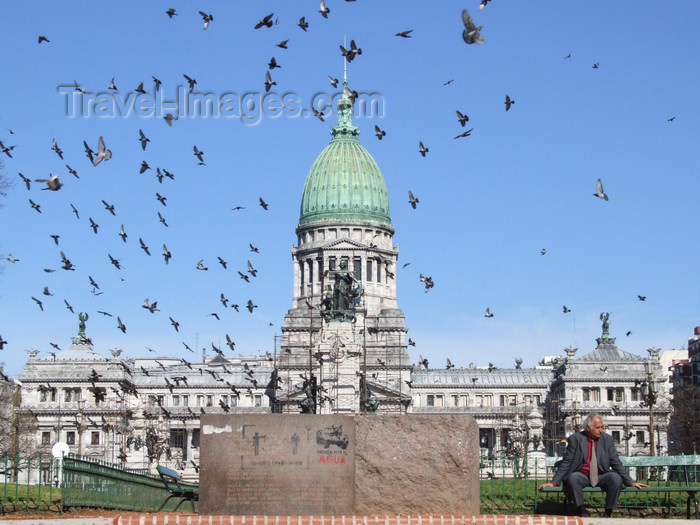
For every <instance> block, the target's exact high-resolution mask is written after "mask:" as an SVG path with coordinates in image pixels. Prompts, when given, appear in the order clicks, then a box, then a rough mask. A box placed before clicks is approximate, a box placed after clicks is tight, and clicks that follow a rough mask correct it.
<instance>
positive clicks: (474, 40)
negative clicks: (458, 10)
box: [462, 9, 485, 44]
mask: <svg viewBox="0 0 700 525" xmlns="http://www.w3.org/2000/svg"><path fill="white" fill-rule="evenodd" d="M462 22H463V23H464V28H465V29H464V31H462V39H463V40H464V41H465V42H466V43H467V44H483V43H484V42H485V40H484V38H483V37H482V36H481V32H480V31H481V28H482V27H483V26H479V27H476V24H474V20H472V17H471V16H469V12H468V11H467V10H466V9H465V10H463V11H462Z"/></svg>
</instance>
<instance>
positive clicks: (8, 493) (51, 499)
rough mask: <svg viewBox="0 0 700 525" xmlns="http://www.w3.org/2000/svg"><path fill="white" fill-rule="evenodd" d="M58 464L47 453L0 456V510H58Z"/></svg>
mask: <svg viewBox="0 0 700 525" xmlns="http://www.w3.org/2000/svg"><path fill="white" fill-rule="evenodd" d="M57 480H58V464H57V463H56V460H55V459H54V458H53V457H52V456H51V455H49V454H42V453H39V454H38V455H37V456H35V457H25V456H11V457H2V458H0V483H2V485H1V486H0V512H1V513H2V514H5V513H7V512H21V511H25V512H28V511H36V512H44V511H49V512H59V511H60V510H61V507H60V503H61V491H60V489H58V488H56V486H55V484H56V481H57Z"/></svg>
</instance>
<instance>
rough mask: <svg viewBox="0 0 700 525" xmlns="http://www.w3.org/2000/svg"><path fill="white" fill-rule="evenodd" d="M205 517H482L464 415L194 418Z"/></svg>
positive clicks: (471, 427)
mask: <svg viewBox="0 0 700 525" xmlns="http://www.w3.org/2000/svg"><path fill="white" fill-rule="evenodd" d="M201 429H202V431H201V453H200V500H199V511H200V514H202V515H268V516H269V515H277V516H290V515H291V516H295V515H296V516H300V515H350V514H356V515H372V514H396V515H399V514H449V515H476V514H478V513H479V439H478V438H479V428H478V425H477V424H476V421H475V420H474V418H472V417H471V416H467V415H463V414H460V415H457V414H454V415H410V414H409V415H382V416H377V415H357V416H336V415H327V416H320V415H289V414H222V415H203V416H202V418H201Z"/></svg>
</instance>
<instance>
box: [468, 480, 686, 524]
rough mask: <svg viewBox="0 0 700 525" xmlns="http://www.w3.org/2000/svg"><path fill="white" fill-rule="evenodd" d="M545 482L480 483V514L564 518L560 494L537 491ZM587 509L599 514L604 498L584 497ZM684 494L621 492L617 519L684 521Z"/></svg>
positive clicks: (490, 481) (597, 494)
mask: <svg viewBox="0 0 700 525" xmlns="http://www.w3.org/2000/svg"><path fill="white" fill-rule="evenodd" d="M544 482H545V480H544V479H538V480H534V479H528V480H525V479H513V478H501V479H487V480H482V481H481V512H482V513H483V514H496V513H513V512H515V513H524V514H532V513H535V514H560V515H561V514H566V513H567V510H569V511H570V510H572V509H571V508H569V509H566V507H565V506H564V496H563V495H562V494H553V493H548V494H546V493H541V492H538V491H537V487H538V486H539V485H540V484H541V483H544ZM646 483H648V484H649V485H651V486H655V485H660V486H666V483H665V482H663V483H660V484H659V483H658V482H655V481H651V482H646ZM683 485H684V484H683V483H680V482H670V483H669V484H668V486H672V487H682V486H683ZM586 498H587V501H588V507H589V508H590V509H592V510H593V509H599V510H600V511H601V513H602V509H603V508H604V497H603V495H602V493H592V494H587V495H586ZM686 500H687V493H685V492H681V493H671V494H663V493H655V492H651V493H641V492H623V493H622V495H621V496H620V500H619V503H618V506H619V513H620V515H623V516H624V515H629V516H641V515H644V516H649V515H651V514H652V513H653V514H655V515H660V516H678V517H685V512H686Z"/></svg>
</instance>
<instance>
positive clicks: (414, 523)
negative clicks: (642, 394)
mask: <svg viewBox="0 0 700 525" xmlns="http://www.w3.org/2000/svg"><path fill="white" fill-rule="evenodd" d="M640 523H641V524H642V525H681V524H686V525H688V524H689V523H693V521H688V520H685V519H661V518H649V519H642V518H577V517H572V516H506V515H484V516H439V515H437V516H289V517H288V516H280V517H277V516H199V515H196V514H175V515H173V514H143V515H130V516H116V517H110V518H99V517H98V518H60V519H59V518H51V517H49V518H30V519H6V520H0V525H59V524H60V525H205V524H206V525H224V524H225V525H632V524H640Z"/></svg>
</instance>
